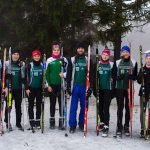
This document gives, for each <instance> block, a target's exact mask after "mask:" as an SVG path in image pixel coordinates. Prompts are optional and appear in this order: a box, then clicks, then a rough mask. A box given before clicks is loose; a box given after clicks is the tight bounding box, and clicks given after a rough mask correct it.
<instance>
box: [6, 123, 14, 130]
mask: <svg viewBox="0 0 150 150" xmlns="http://www.w3.org/2000/svg"><path fill="white" fill-rule="evenodd" d="M6 128H7V130H8V131H12V130H13V129H12V126H11V124H9V125H8V123H6Z"/></svg>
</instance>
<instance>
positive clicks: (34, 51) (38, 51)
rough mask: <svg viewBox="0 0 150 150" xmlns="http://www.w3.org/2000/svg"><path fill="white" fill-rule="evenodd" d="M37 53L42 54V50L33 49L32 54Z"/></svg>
mask: <svg viewBox="0 0 150 150" xmlns="http://www.w3.org/2000/svg"><path fill="white" fill-rule="evenodd" d="M35 55H39V56H41V52H40V50H37V49H36V50H33V51H32V56H35Z"/></svg>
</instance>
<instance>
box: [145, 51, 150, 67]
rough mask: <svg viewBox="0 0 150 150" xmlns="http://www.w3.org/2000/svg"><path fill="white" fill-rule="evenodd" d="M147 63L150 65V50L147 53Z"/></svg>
mask: <svg viewBox="0 0 150 150" xmlns="http://www.w3.org/2000/svg"><path fill="white" fill-rule="evenodd" d="M145 63H146V65H147V66H150V52H148V53H146V55H145Z"/></svg>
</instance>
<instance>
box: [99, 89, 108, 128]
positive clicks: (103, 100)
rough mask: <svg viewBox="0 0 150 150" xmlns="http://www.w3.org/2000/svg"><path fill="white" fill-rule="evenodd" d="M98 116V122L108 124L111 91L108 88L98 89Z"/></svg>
mask: <svg viewBox="0 0 150 150" xmlns="http://www.w3.org/2000/svg"><path fill="white" fill-rule="evenodd" d="M99 92H100V94H99V116H100V122H103V123H104V124H105V125H107V126H109V117H110V114H109V107H110V102H111V91H110V90H100V91H99Z"/></svg>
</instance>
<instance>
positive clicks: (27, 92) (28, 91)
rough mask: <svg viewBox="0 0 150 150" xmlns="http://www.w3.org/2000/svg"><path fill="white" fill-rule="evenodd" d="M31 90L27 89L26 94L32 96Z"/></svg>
mask: <svg viewBox="0 0 150 150" xmlns="http://www.w3.org/2000/svg"><path fill="white" fill-rule="evenodd" d="M30 93H31V91H30V90H29V89H27V90H26V94H27V96H28V97H29V96H30Z"/></svg>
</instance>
